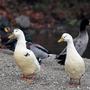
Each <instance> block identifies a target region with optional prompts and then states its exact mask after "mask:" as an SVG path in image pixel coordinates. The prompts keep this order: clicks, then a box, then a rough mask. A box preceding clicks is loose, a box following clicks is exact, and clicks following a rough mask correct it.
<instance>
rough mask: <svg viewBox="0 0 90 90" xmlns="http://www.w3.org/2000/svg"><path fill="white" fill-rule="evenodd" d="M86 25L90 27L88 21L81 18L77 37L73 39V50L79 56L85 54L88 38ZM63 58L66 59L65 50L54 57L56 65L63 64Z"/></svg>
mask: <svg viewBox="0 0 90 90" xmlns="http://www.w3.org/2000/svg"><path fill="white" fill-rule="evenodd" d="M88 25H90V23H89V20H88V19H87V18H83V19H82V21H81V23H80V32H79V35H78V36H77V37H76V38H75V39H74V45H75V48H76V50H77V52H78V53H79V54H80V55H81V56H82V55H83V53H84V52H85V50H86V48H87V44H88V41H89V36H88V32H87V29H86V26H88ZM65 58H66V48H65V49H64V50H63V51H62V52H61V53H60V54H59V55H56V59H57V60H58V63H59V64H61V65H64V64H65Z"/></svg>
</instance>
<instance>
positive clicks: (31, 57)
mask: <svg viewBox="0 0 90 90" xmlns="http://www.w3.org/2000/svg"><path fill="white" fill-rule="evenodd" d="M8 38H16V39H17V43H16V46H15V50H14V58H15V61H16V64H17V66H18V67H19V68H20V69H21V71H22V78H23V79H25V80H27V79H30V80H31V81H32V78H33V76H35V75H36V74H38V73H39V72H40V65H39V62H38V60H37V58H36V56H35V54H34V53H33V51H31V50H30V49H27V47H26V40H25V36H24V33H23V31H22V30H20V29H18V28H16V29H14V31H13V33H12V34H11V35H10V36H9V37H8Z"/></svg>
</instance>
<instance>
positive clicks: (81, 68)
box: [58, 33, 85, 85]
mask: <svg viewBox="0 0 90 90" xmlns="http://www.w3.org/2000/svg"><path fill="white" fill-rule="evenodd" d="M63 41H64V42H67V48H66V50H67V53H66V59H65V71H66V73H67V74H68V76H69V77H70V84H71V85H72V84H75V85H80V84H81V82H80V79H81V77H82V76H83V75H84V73H85V63H84V60H83V58H82V57H81V56H80V55H79V53H78V52H77V50H76V48H75V46H74V43H73V38H72V36H71V35H70V34H68V33H64V34H63V35H62V36H61V38H60V39H59V40H58V43H60V42H63ZM75 80H77V81H78V82H77V83H76V82H75V83H74V81H75Z"/></svg>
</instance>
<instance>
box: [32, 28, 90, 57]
mask: <svg viewBox="0 0 90 90" xmlns="http://www.w3.org/2000/svg"><path fill="white" fill-rule="evenodd" d="M66 30H67V31H66ZM66 30H59V32H58V31H56V30H42V31H38V32H37V33H36V34H35V35H34V36H32V41H33V42H35V43H38V44H40V45H42V46H44V47H45V48H47V49H48V50H49V52H50V53H53V54H59V53H60V52H61V51H62V50H63V49H64V47H65V46H66V43H61V44H60V43H57V40H58V39H59V38H60V37H61V35H62V34H63V33H64V32H68V33H70V34H71V35H72V36H73V38H75V37H76V36H77V35H78V32H79V28H73V27H72V28H69V29H66ZM88 33H89V36H90V28H88ZM89 53H90V40H89V43H88V46H87V49H86V51H85V53H84V54H83V57H87V58H90V54H89Z"/></svg>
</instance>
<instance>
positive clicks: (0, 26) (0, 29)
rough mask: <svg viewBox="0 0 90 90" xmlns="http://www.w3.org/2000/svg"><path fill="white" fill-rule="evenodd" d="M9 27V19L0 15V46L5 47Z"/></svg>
mask: <svg viewBox="0 0 90 90" xmlns="http://www.w3.org/2000/svg"><path fill="white" fill-rule="evenodd" d="M10 28H11V24H10V22H9V20H8V19H7V18H6V17H4V16H2V15H0V48H6V42H7V41H8V40H9V39H8V33H7V32H9V31H11V30H10Z"/></svg>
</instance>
